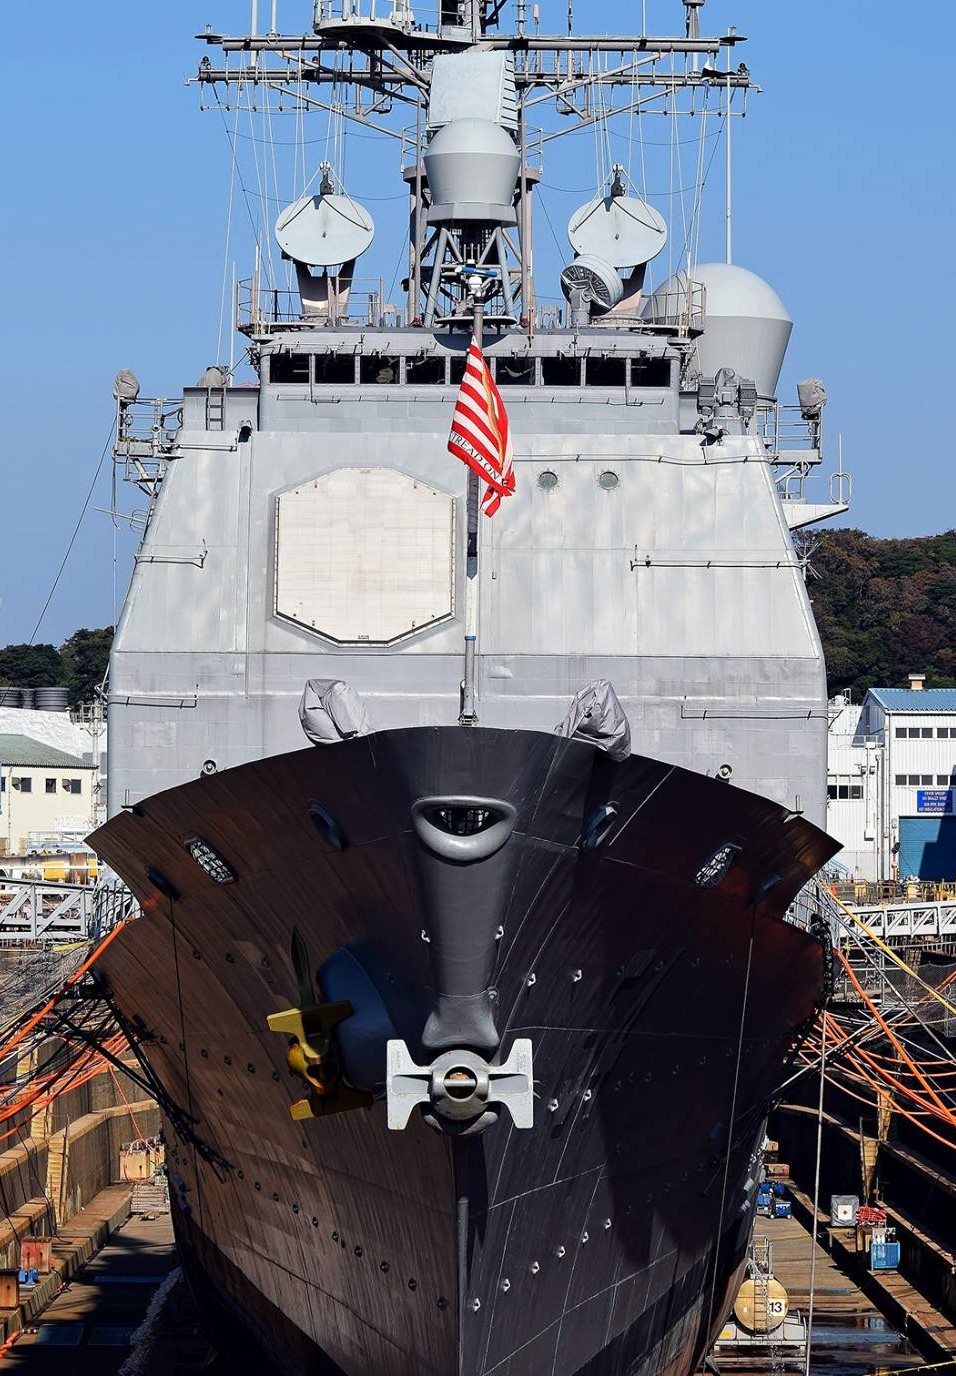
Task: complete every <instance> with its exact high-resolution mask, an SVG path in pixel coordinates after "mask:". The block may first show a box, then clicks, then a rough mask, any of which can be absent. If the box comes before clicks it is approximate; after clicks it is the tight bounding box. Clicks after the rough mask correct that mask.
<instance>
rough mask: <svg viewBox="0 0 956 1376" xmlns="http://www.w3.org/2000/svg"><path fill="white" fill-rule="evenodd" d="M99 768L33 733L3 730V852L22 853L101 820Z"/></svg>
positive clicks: (0, 832) (0, 796) (0, 771)
mask: <svg viewBox="0 0 956 1376" xmlns="http://www.w3.org/2000/svg"><path fill="white" fill-rule="evenodd" d="M96 781H97V770H96V766H95V765H94V764H93V763H92V761H91V760H89V759H86V760H84V759H81V758H80V757H79V756H78V755H71V754H68V753H67V752H66V751H65V750H58V749H56V747H55V746H52V745H46V744H45V743H44V742H42V741H36V740H33V739H31V737H29V736H23V735H17V734H2V733H0V851H2V853H3V854H4V855H22V854H24V853H25V852H27V851H29V850H30V849H31V848H36V847H44V846H49V845H50V843H51V842H53V841H56V840H58V839H62V838H67V837H69V838H72V839H73V840H74V841H75V840H79V839H82V838H83V837H84V836H85V835H86V834H87V833H88V832H89V831H90V830H91V829H92V827H93V826H94V825H95V822H96V802H97V799H96V787H95V785H96Z"/></svg>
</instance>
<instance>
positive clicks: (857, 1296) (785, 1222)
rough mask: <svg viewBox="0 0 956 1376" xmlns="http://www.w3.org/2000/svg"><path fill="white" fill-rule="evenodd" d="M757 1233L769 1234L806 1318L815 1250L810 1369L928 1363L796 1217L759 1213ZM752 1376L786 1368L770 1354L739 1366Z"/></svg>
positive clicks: (778, 1265) (866, 1369) (828, 1375)
mask: <svg viewBox="0 0 956 1376" xmlns="http://www.w3.org/2000/svg"><path fill="white" fill-rule="evenodd" d="M754 1233H755V1235H756V1236H761V1235H762V1236H764V1237H768V1238H769V1239H770V1242H771V1246H772V1248H773V1271H774V1275H775V1276H776V1278H777V1280H779V1281H780V1283H781V1284H782V1285H783V1286H784V1288H785V1289H786V1291H787V1294H788V1295H789V1297H790V1309H791V1313H792V1312H794V1311H797V1312H798V1313H799V1314H800V1315H801V1317H802V1318H804V1319H806V1318H807V1314H808V1310H809V1303H810V1269H811V1253H812V1255H813V1256H815V1258H816V1260H815V1263H814V1278H813V1284H814V1292H815V1299H814V1307H813V1333H812V1341H811V1361H810V1369H811V1371H812V1372H813V1373H820V1376H870V1373H872V1372H873V1371H877V1370H879V1371H895V1370H903V1369H908V1368H910V1367H919V1366H923V1365H925V1363H924V1359H923V1358H922V1357H921V1356H920V1355H919V1353H918V1352H917V1351H916V1349H915V1348H913V1347H912V1346H911V1345H910V1344H909V1343H908V1342H907V1341H906V1339H905V1338H903V1337H902V1336H901V1335H900V1334H899V1333H898V1332H897V1331H896V1329H894V1328H893V1326H892V1325H891V1324H890V1323H889V1322H888V1321H887V1319H885V1318H884V1317H883V1315H882V1314H881V1313H880V1311H879V1310H878V1309H877V1308H876V1306H875V1305H874V1304H873V1302H872V1301H871V1300H869V1299H868V1298H867V1296H866V1295H864V1294H863V1292H862V1290H860V1288H859V1286H858V1285H856V1284H855V1282H854V1281H853V1280H852V1279H851V1278H850V1277H849V1276H847V1275H846V1274H845V1273H844V1272H843V1271H841V1270H840V1268H839V1267H838V1266H837V1265H836V1263H835V1262H834V1260H833V1258H832V1257H831V1256H830V1255H829V1253H827V1252H826V1251H825V1250H824V1249H823V1247H821V1246H820V1245H819V1243H816V1242H814V1243H812V1246H811V1238H810V1234H809V1232H808V1231H807V1230H806V1228H804V1227H803V1225H802V1224H801V1223H800V1222H798V1221H797V1219H795V1218H758V1219H757V1223H756V1227H755V1229H754ZM735 1370H736V1371H738V1372H739V1371H740V1370H746V1371H749V1372H750V1373H752V1376H763V1374H764V1373H767V1372H770V1371H775V1372H776V1371H780V1370H781V1366H780V1364H779V1363H778V1362H775V1361H773V1360H771V1361H770V1362H768V1361H767V1360H766V1359H764V1360H763V1361H762V1362H761V1363H760V1364H758V1365H755V1366H753V1367H746V1368H741V1367H735Z"/></svg>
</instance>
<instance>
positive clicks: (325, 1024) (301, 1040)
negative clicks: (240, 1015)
mask: <svg viewBox="0 0 956 1376" xmlns="http://www.w3.org/2000/svg"><path fill="white" fill-rule="evenodd" d="M292 963H293V966H294V968H295V972H296V979H297V981H298V985H299V1000H300V1006H299V1007H297V1008H286V1009H284V1010H283V1011H282V1012H280V1013H270V1014H269V1015H268V1017H267V1018H266V1021H267V1023H268V1024H269V1029H270V1031H272V1032H279V1033H284V1034H285V1035H286V1036H287V1037H288V1038H289V1046H288V1050H287V1052H286V1065H287V1066H288V1067H289V1070H290V1071H291V1072H292V1074H293V1075H295V1076H297V1077H298V1078H299V1079H300V1080H304V1081H305V1083H306V1084H307V1085H308V1087H309V1093H308V1094H307V1095H306V1097H305V1098H304V1099H296V1101H295V1102H294V1103H293V1104H290V1105H289V1113H290V1115H291V1116H292V1118H293V1119H295V1120H296V1122H301V1121H303V1120H305V1119H308V1118H323V1117H327V1116H328V1115H329V1114H332V1113H347V1112H348V1111H349V1110H351V1109H355V1108H367V1107H368V1106H369V1105H370V1104H371V1103H372V1095H371V1094H368V1093H366V1092H365V1091H364V1090H360V1089H355V1088H354V1087H353V1086H352V1085H350V1084H348V1083H347V1082H346V1081H345V1080H344V1079H343V1077H342V1068H341V1064H340V1059H339V1054H338V1049H337V1047H336V1045H335V1039H334V1036H333V1033H334V1031H335V1028H336V1027H337V1026H338V1024H339V1023H340V1022H343V1021H344V1020H345V1019H346V1018H350V1017H351V1016H352V1014H353V1013H354V1011H355V1010H354V1008H353V1007H352V1004H351V1003H349V1002H348V1001H347V1000H343V1001H341V1002H339V1003H323V1002H321V998H322V991H321V989H319V991H318V998H319V1001H318V1002H317V1001H316V998H315V994H314V993H313V986H312V974H311V966H310V962H309V954H308V950H307V948H306V945H305V942H304V941H303V940H302V937H301V936H300V935H299V932H298V931H297V930H296V931H294V932H293V933H292Z"/></svg>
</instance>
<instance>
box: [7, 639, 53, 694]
mask: <svg viewBox="0 0 956 1376" xmlns="http://www.w3.org/2000/svg"><path fill="white" fill-rule="evenodd" d="M63 673H64V671H63V662H62V660H61V659H60V656H59V653H58V651H57V648H56V646H55V645H5V646H4V648H3V649H2V650H0V683H8V684H13V686H14V687H16V688H47V687H53V686H55V685H56V684H58V683H62V682H63Z"/></svg>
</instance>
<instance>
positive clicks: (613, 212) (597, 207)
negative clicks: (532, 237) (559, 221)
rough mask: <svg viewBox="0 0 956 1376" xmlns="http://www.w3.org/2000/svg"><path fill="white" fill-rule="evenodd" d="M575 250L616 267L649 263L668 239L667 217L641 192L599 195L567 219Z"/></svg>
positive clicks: (630, 266)
mask: <svg viewBox="0 0 956 1376" xmlns="http://www.w3.org/2000/svg"><path fill="white" fill-rule="evenodd" d="M568 238H569V239H570V240H571V247H572V248H573V249H574V251H575V253H580V254H587V255H589V256H590V255H592V254H593V255H596V256H597V257H598V258H604V259H605V260H606V261H607V262H608V263H611V264H612V265H613V266H614V267H616V268H633V267H637V266H638V265H639V264H641V263H649V262H650V261H651V259H652V258H656V256H657V255H658V253H660V251H661V249H662V248H663V247H664V245H665V244H666V243H667V225H666V224H665V222H664V217H663V216H662V215H659V214H658V212H657V211H656V210H655V209H654V208H653V206H649V205H648V204H647V202H646V201H642V200H641V198H640V196H596V197H595V198H594V200H593V201H588V203H587V205H582V206H581V208H580V209H579V210H576V211H575V212H574V214H573V215H572V216H571V219H570V220H569V221H568Z"/></svg>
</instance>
